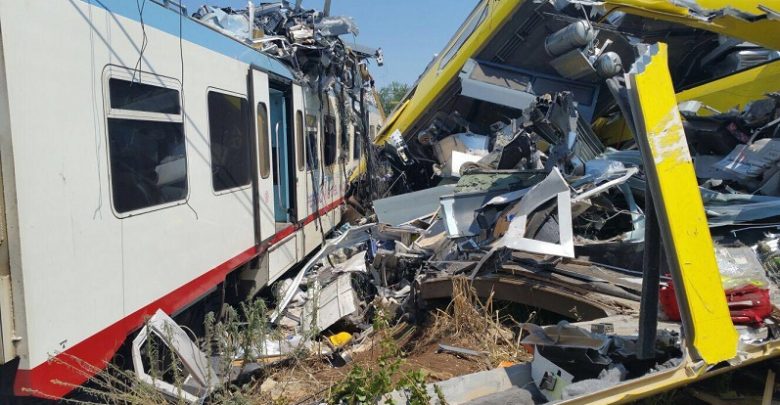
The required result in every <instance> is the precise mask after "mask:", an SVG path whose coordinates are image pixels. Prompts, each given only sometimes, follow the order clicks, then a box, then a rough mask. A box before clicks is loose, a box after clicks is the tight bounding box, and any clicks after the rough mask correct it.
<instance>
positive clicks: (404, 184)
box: [134, 1, 780, 404]
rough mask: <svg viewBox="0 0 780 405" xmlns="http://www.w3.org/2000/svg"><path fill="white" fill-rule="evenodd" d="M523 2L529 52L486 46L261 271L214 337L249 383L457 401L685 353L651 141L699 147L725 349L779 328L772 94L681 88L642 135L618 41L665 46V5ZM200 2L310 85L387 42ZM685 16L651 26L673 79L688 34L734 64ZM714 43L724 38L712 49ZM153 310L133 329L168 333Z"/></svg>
mask: <svg viewBox="0 0 780 405" xmlns="http://www.w3.org/2000/svg"><path fill="white" fill-rule="evenodd" d="M532 3H533V5H530V4H532ZM519 10H520V11H518V12H517V13H518V15H520V16H522V17H523V19H522V20H523V21H526V20H527V21H528V23H527V25H521V26H513V27H512V30H511V31H512V35H513V36H512V38H515V36H516V37H517V38H521V40H518V41H515V42H517V43H516V44H515V45H514V46H517V47H521V48H522V49H521V50H523V51H524V52H520V51H519V50H517V49H516V51H517V52H515V53H517V54H518V55H520V54H523V55H528V57H523V58H522V59H518V57H512V59H509V60H506V59H505V58H509V57H510V55H508V54H504V53H502V51H501V49H503V48H502V47H499V48H501V49H499V50H495V49H493V48H495V47H492V48H490V47H489V48H486V50H485V51H484V52H485V54H482V55H481V56H480V57H479V58H477V57H474V58H471V59H469V60H468V61H467V62H466V63H465V64H464V67H463V69H462V70H461V72H460V74H459V75H458V76H457V78H456V79H455V80H454V82H453V83H454V84H451V85H452V86H454V87H452V88H451V89H450V91H451V94H450V93H447V94H448V97H450V98H448V101H447V102H441V100H437V101H436V102H431V105H430V106H428V107H429V108H428V109H426V112H425V113H424V114H422V118H420V119H418V120H416V121H415V122H414V125H409V126H408V128H407V129H406V130H405V132H401V131H400V130H394V131H392V132H391V131H388V134H386V135H387V136H386V142H385V143H384V144H382V145H381V146H380V147H377V148H376V149H375V150H373V152H374V153H373V154H371V156H374V157H378V156H381V159H376V160H374V161H367V162H366V165H367V166H366V169H365V170H363V172H362V174H359V175H357V176H356V177H355V179H356V180H355V182H354V183H353V185H352V188H351V191H350V195H349V196H348V197H349V200H350V201H351V204H352V205H353V206H354V207H359V208H360V212H361V213H364V214H365V215H364V216H363V217H361V218H353V219H354V220H353V221H352V223H345V224H344V225H343V226H342V227H341V228H340V229H339V230H338V231H336V232H335V233H334V234H333V235H331V236H330V238H329V239H327V240H326V241H324V242H323V245H322V248H321V249H320V250H319V251H318V252H317V253H315V254H314V255H313V256H312V257H310V258H309V259H308V260H307V261H306V263H304V264H303V265H302V266H301V267H299V268H297V269H296V270H295V271H297V273H295V271H294V272H293V273H295V274H294V275H293V276H292V277H285V278H283V279H282V280H279V281H278V282H277V283H276V285H275V286H274V290H275V295H276V296H275V297H274V298H273V299H269V302H271V303H272V304H273V306H272V308H273V310H272V311H270V312H271V313H270V314H268V313H263V314H262V315H261V316H260V318H262V321H261V320H260V318H257V317H254V318H252V317H247V318H248V319H245V320H244V323H242V324H241V325H240V326H237V327H236V328H235V330H234V331H233V333H235V334H238V335H239V336H240V335H242V334H249V335H251V336H250V338H248V339H246V340H245V341H242V342H240V344H238V345H236V344H235V343H236V342H233V341H231V339H234V338H232V337H229V336H224V335H223V336H219V335H218V336H214V337H213V339H214V340H216V341H221V343H220V345H221V347H230V346H231V345H232V346H233V347H237V348H240V350H238V349H236V350H233V351H232V352H231V356H229V357H230V358H229V359H230V361H231V364H233V363H235V365H237V366H238V367H239V372H237V373H235V374H230V378H239V376H240V375H242V374H243V375H246V370H247V369H256V370H258V374H259V372H260V370H262V371H263V372H264V373H265V379H264V380H263V382H262V384H260V385H259V389H260V391H262V392H268V393H270V396H271V397H273V398H274V399H279V398H281V397H283V396H285V395H289V396H291V397H292V398H294V399H295V400H296V401H298V400H304V399H306V400H312V401H321V400H325V399H328V398H330V399H331V400H334V401H336V402H338V401H343V402H350V401H352V402H354V401H378V400H396V401H410V398H417V399H418V400H419V399H421V398H426V399H427V400H428V401H434V402H435V401H439V402H443V401H446V402H447V403H451V404H454V403H467V402H468V401H472V400H475V401H476V400H478V399H479V397H485V396H486V395H505V394H506V392H507V391H509V392H512V393H514V394H513V395H516V398H520V399H519V402H520V403H540V402H545V401H557V400H562V399H570V398H575V397H579V396H583V395H587V394H589V393H593V392H595V391H598V390H603V389H607V388H609V387H612V386H615V385H617V384H620V383H622V382H624V381H628V380H632V379H637V378H642V377H645V376H649V375H652V374H653V373H660V372H664V371H665V370H669V369H671V368H676V367H679V365H680V364H682V361H683V359H686V358H688V357H690V355H691V352H692V351H691V347H688V346H686V338H689V337H686V336H685V333H684V330H685V329H684V328H683V326H682V324H683V323H684V320H685V318H686V314H684V313H681V311H680V306H679V305H678V301H677V300H678V298H679V297H681V296H683V295H682V294H681V290H680V289H681V288H683V286H682V285H677V284H676V283H680V282H681V279H680V277H679V274H676V273H675V272H674V271H672V270H670V267H671V265H670V263H671V261H670V260H668V259H670V258H674V252H673V251H671V250H670V249H671V248H670V247H669V244H670V243H671V241H670V238H672V235H671V234H670V232H671V231H669V230H668V229H664V228H663V224H662V222H661V221H660V220H659V217H660V216H661V215H662V214H663V209H662V208H661V206H660V205H659V204H660V196H659V191H658V188H659V187H660V186H658V184H656V183H657V179H656V177H657V173H656V171H657V170H658V167H657V166H658V165H659V162H658V161H652V159H647V156H648V155H647V154H646V153H643V152H647V150H646V149H647V148H652V149H658V148H661V149H663V148H667V149H674V152H675V153H677V154H676V155H675V156H677V155H679V159H680V160H681V161H683V162H684V163H686V164H687V163H689V162H688V160H692V162H690V163H692V169H695V176H696V178H697V180H698V183H697V185H698V186H699V189H698V191H696V190H695V187H694V195H698V194H701V200H702V203H703V206H704V212H703V213H700V214H701V215H702V218H704V215H706V222H702V223H703V224H704V228H705V229H706V226H707V224H708V225H709V227H710V233H711V235H712V240H713V242H714V251H713V252H710V251H708V252H701V254H710V253H712V254H714V257H715V259H716V263H717V267H718V269H719V270H720V272H719V273H720V281H721V283H722V287H723V290H724V291H725V295H726V297H725V298H726V302H727V305H728V309H729V312H730V316H731V319H732V321H733V323H734V324H736V325H738V326H737V328H736V330H737V332H738V334H739V336H740V343H739V344H740V347H739V348H738V350H739V352H740V353H743V352H745V351H746V350H747V349H749V348H751V347H754V346H755V345H757V344H760V343H762V342H767V341H769V340H774V339H777V338H780V328H778V326H777V325H778V324H779V323H780V317H778V313H780V311H778V310H777V308H776V304H778V303H780V301H778V298H780V295H779V293H778V291H780V286H779V285H778V283H780V248H779V247H778V239H779V238H778V236H777V235H776V234H773V233H771V231H772V230H776V229H777V228H778V227H780V226H778V224H777V223H776V221H777V218H778V217H780V170H779V169H778V168H779V167H780V94H778V93H768V94H765V95H763V96H762V97H760V98H758V99H755V100H752V101H751V102H750V103H748V104H746V105H743V106H742V108H741V109H740V108H738V107H739V106H736V105H735V108H734V109H733V110H729V111H718V110H717V109H715V108H714V107H711V106H708V105H706V104H705V103H703V102H700V101H697V100H688V101H684V102H683V101H681V102H680V104H679V105H678V106H677V107H676V109H672V111H673V112H674V113H675V114H674V118H675V119H676V118H680V119H681V120H682V123H683V124H682V125H683V126H684V136H685V139H684V140H683V141H681V143H680V144H675V145H666V144H653V145H649V146H647V145H645V143H643V141H644V142H646V141H647V139H644V138H642V137H645V138H646V135H647V134H644V133H642V131H641V130H640V128H641V127H640V125H641V124H642V123H641V122H640V121H641V118H642V115H641V114H642V112H641V111H639V109H638V107H637V103H636V100H634V98H635V97H636V95H632V94H631V93H630V90H631V89H630V88H629V87H630V85H631V83H630V79H631V78H632V76H630V75H628V74H625V73H627V69H629V68H630V66H629V65H633V70H632V72H636V71H637V70H641V69H642V68H644V67H645V65H644V63H646V62H647V61H643V60H642V59H641V58H640V59H638V60H637V62H636V63H629V62H632V61H634V60H635V59H636V56H637V55H647V54H648V52H650V51H652V50H653V49H656V48H653V47H654V46H657V45H654V44H653V43H654V42H655V41H656V40H657V38H656V37H655V36H654V35H650V34H649V33H646V32H644V31H645V28H642V24H649V25H653V26H654V27H656V28H657V31H653V32H667V31H669V27H671V26H673V25H672V24H671V23H661V22H657V21H649V20H648V21H645V20H643V19H641V18H640V17H638V16H633V17H631V18H628V17H626V16H625V15H623V14H622V13H620V14H621V15H620V16H618V15H617V13H615V14H606V10H605V9H603V8H601V7H600V4H596V3H595V2H590V1H577V2H574V1H572V2H567V1H558V2H527V4H524V5H523V6H521V7H519ZM522 13H526V14H522ZM532 16H533V17H532ZM197 17H198V18H200V19H201V21H203V22H205V23H207V24H210V25H212V26H215V27H217V28H219V29H221V30H223V31H225V32H227V33H229V34H230V35H232V36H234V37H236V38H238V39H240V40H243V41H246V42H248V43H251V44H253V45H254V46H256V47H258V48H259V49H262V50H263V51H264V52H269V53H272V54H275V55H277V56H278V57H279V58H281V59H283V60H286V61H288V62H289V63H291V64H292V65H294V66H297V67H299V71H300V74H301V77H300V78H299V79H301V80H304V81H307V82H308V83H310V85H313V86H320V87H327V86H332V85H334V83H335V82H338V83H340V88H341V91H342V92H343V93H344V94H343V98H342V100H341V101H342V104H344V105H349V104H350V102H349V100H350V97H352V98H354V97H355V94H354V93H352V92H350V91H349V90H348V89H350V88H351V87H350V86H348V83H347V82H348V79H349V78H350V77H351V76H350V75H355V74H362V73H363V71H362V70H360V66H361V63H364V60H365V59H366V58H375V59H377V61H381V58H382V55H381V51H379V50H366V49H364V48H363V47H358V46H353V45H348V44H346V43H345V42H344V41H342V40H340V39H339V38H338V36H339V35H343V34H347V33H353V34H355V33H357V27H356V26H355V24H354V22H353V21H352V20H351V19H349V18H346V17H334V16H330V15H328V13H327V12H325V13H318V12H314V11H309V10H303V9H301V8H300V5H299V4H298V5H296V6H295V7H291V6H290V5H289V4H287V3H286V2H284V3H278V4H277V3H275V4H263V5H262V6H261V7H259V8H256V9H254V10H243V11H237V10H230V9H216V8H211V7H203V8H202V9H201V10H199V12H198V15H197ZM624 17H626V18H624ZM596 18H598V21H599V22H596ZM539 22H543V24H540V23H539ZM515 24H516V22H515ZM520 28H523V29H524V30H526V31H523V33H522V35H520V34H521V33H520V31H518V30H519V29H520ZM677 28H678V29H679V35H678V36H679V38H678V37H675V38H666V39H668V40H669V41H670V42H671V45H670V46H674V47H676V48H677V51H676V53H675V54H674V55H673V60H671V61H670V63H671V68H672V70H674V73H675V80H677V81H678V82H679V83H677V82H676V83H675V85H676V86H683V87H684V85H693V84H695V83H697V80H700V79H701V80H705V79H713V78H714V77H712V76H711V75H709V74H706V75H705V74H704V73H701V72H699V73H691V72H690V70H689V71H688V73H687V74H686V75H684V76H683V77H678V76H677V73H678V70H679V69H681V66H683V67H684V65H685V61H688V59H687V58H686V57H685V56H683V55H682V54H683V53H684V52H682V51H680V50H679V49H680V48H679V47H682V46H683V45H685V44H688V43H697V44H699V45H700V46H702V47H704V48H702V49H705V48H706V49H709V51H707V52H704V53H703V54H700V53H696V54H695V55H693V56H692V57H694V58H697V59H696V60H695V62H696V63H703V62H702V60H703V59H707V58H710V59H712V58H716V59H718V61H717V63H716V62H713V64H712V65H707V66H699V67H700V68H701V69H700V70H702V72H704V71H721V72H723V73H730V72H734V71H735V69H736V68H735V67H734V68H729V66H731V65H732V62H733V61H730V60H729V59H728V58H736V59H737V60H739V61H740V63H743V62H745V61H744V60H743V59H742V58H743V57H745V54H743V53H742V52H743V50H742V49H741V48H740V47H739V46H738V44H737V43H732V42H729V41H730V40H731V39H729V38H726V37H725V36H721V35H718V34H715V33H713V32H709V31H706V32H705V31H703V30H699V29H692V28H684V26H679V27H677ZM648 29H649V28H648ZM516 31H517V32H516ZM675 32H677V31H675ZM527 38H530V40H527V41H526V39H527ZM702 38H704V39H702ZM686 41H688V42H686ZM507 43H508V44H509V42H507ZM729 43H731V47H729V46H726V45H728V44H729ZM724 44H725V45H724ZM699 45H697V46H699ZM743 45H744V44H743ZM507 46H509V45H507ZM724 46H725V47H726V48H729V49H731V51H733V52H732V53H729V56H728V57H726V56H723V55H720V54H718V55H720V56H718V55H714V54H713V52H715V53H718V52H722V51H723V49H721V48H722V47H724ZM608 47H609V49H610V50H609V51H606V49H607V48H608ZM751 47H752V48H756V50H758V51H764V50H766V49H764V48H761V47H760V46H758V45H751ZM732 48H733V49H732ZM752 48H751V49H752ZM491 52H492V53H491ZM697 52H698V51H697ZM702 52H703V51H702ZM726 53H728V52H726ZM724 55H725V54H724ZM758 57H759V58H764V59H766V60H773V59H774V58H775V57H776V55H775V56H772V55H771V54H770V53H767V54H766V55H764V54H763V53H761V54H760V55H758ZM487 60H491V61H492V62H486V61H487ZM691 63H693V62H691ZM750 66H752V65H750ZM742 67H746V66H742ZM624 74H625V75H624ZM632 97H633V98H632ZM678 111H679V115H680V117H678V116H677V115H678V114H677V112H678ZM356 114H359V112H356ZM355 120H357V118H355ZM672 121H674V120H672ZM670 122H671V121H670ZM675 122H676V121H675ZM614 125H617V126H619V127H620V128H622V129H621V130H620V131H619V132H620V133H619V134H617V135H616V134H615V133H614V132H615V131H616V130H615V129H614V128H615V127H614ZM670 125H671V124H670ZM668 130H669V128H664V129H663V131H668ZM659 131H660V130H659ZM372 148H373V147H372ZM643 148H644V149H643ZM692 173H693V172H692ZM692 176H693V174H692ZM697 200H698V199H697ZM689 202H690V201H687V202H686V201H680V202H679V203H680V204H687V203H689ZM692 215H699V213H695V214H692ZM702 221H704V219H702ZM694 231H695V230H694ZM694 231H690V232H694ZM696 232H698V231H696ZM707 250H710V248H709V245H708V249H707ZM653 275H654V276H653ZM442 300H443V302H444V304H443V305H442ZM499 302H500V303H501V307H499V305H498V303H499ZM505 304H506V307H504V305H505ZM511 305H515V306H519V307H521V308H522V309H524V310H525V312H524V315H525V319H515V318H514V317H513V316H512V312H513V311H512V309H513V308H511ZM659 305H660V308H661V310H662V312H661V313H660V314H659V313H658V307H659ZM514 309H515V311H514V312H515V314H516V313H517V312H519V311H517V310H516V309H517V308H516V307H515V308H514ZM245 312H246V311H245ZM726 318H727V317H726ZM378 320H379V321H378ZM158 322H160V319H152V321H151V322H150V324H149V326H148V328H149V329H148V330H147V329H145V332H142V334H143V333H146V334H148V333H150V332H151V333H158V334H159V333H160V331H159V327H158V326H157V325H158ZM165 322H168V321H167V320H166V321H165ZM377 322H380V323H382V326H381V327H378V326H377ZM258 325H262V328H261V329H262V333H261V334H259V335H258V334H257V333H258V332H257V330H258V329H257V328H258ZM263 328H265V329H263ZM173 329H174V332H175V333H174V335H173V337H174V341H173V345H172V348H173V349H174V351H177V352H179V353H180V356H181V357H182V359H183V363H184V365H185V368H186V369H187V370H188V372H189V375H190V377H188V379H187V380H186V381H185V384H186V387H187V389H186V390H185V391H186V392H183V393H181V395H180V397H182V398H185V399H186V400H191V398H196V399H197V398H198V397H202V396H203V395H205V394H206V393H208V392H209V391H211V390H212V389H213V388H214V387H215V385H213V384H211V383H209V381H207V380H204V376H203V374H202V373H198V372H197V370H196V369H193V367H195V366H196V365H199V364H201V363H203V361H204V357H203V356H205V355H204V354H203V353H205V352H201V351H198V350H195V349H192V347H194V346H193V345H194V343H193V342H191V341H189V339H185V338H186V334H183V332H182V331H181V330H180V329H178V330H177V329H176V328H173ZM223 330H224V329H223ZM394 332H398V333H394ZM143 336H146V335H145V334H144V335H143ZM139 339H140V337H139ZM185 349H186V350H189V351H188V352H187V353H185V354H181V352H182V350H185ZM301 353H304V354H302V355H301ZM220 355H221V356H223V357H224V355H225V353H224V352H223V353H220ZM214 357H215V358H217V357H219V356H214ZM134 360H135V357H134ZM139 364H140V363H139ZM252 364H254V365H256V368H252V367H250V365H252ZM437 365H443V366H441V367H437ZM272 367H275V368H272ZM140 370H141V372H139V376H140V377H141V379H142V380H143V381H147V382H149V383H153V384H154V385H155V386H156V387H158V389H160V390H162V391H164V392H166V394H169V395H171V396H175V395H176V394H175V392H174V391H172V389H173V388H170V387H167V386H165V385H163V384H162V383H158V381H159V380H157V379H153V380H149V378H147V377H148V376H147V375H146V374H145V373H144V372H143V369H142V368H141V369H140ZM421 370H425V371H424V372H423V371H421ZM215 374H217V375H220V374H219V373H218V372H216V371H215ZM219 378H225V377H224V376H223V377H219ZM306 378H309V380H310V381H311V383H310V384H304V383H302V381H304V380H306ZM219 381H221V380H219ZM281 386H285V387H287V388H280V387H281ZM484 387H487V388H484ZM483 388H484V389H483ZM477 394H479V395H477ZM493 398H494V399H495V398H497V397H493ZM483 399H484V398H483ZM473 403H479V402H478V401H477V402H473ZM482 403H487V402H482Z"/></svg>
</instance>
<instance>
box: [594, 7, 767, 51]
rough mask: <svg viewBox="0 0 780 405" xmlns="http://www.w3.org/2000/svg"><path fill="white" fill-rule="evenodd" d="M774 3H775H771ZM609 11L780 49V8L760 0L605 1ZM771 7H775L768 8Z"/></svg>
mask: <svg viewBox="0 0 780 405" xmlns="http://www.w3.org/2000/svg"><path fill="white" fill-rule="evenodd" d="M772 3H774V4H772ZM604 6H605V7H606V8H607V9H609V10H616V11H622V12H625V13H628V14H635V15H640V16H644V17H650V18H656V19H659V20H664V21H672V22H676V23H680V24H684V25H687V26H690V27H694V28H701V29H703V30H707V31H712V32H717V33H718V34H723V35H728V36H731V37H734V38H739V39H741V40H744V41H748V42H752V43H754V44H758V45H761V46H764V47H767V48H770V49H780V19H778V18H777V17H778V16H777V13H778V12H780V7H777V3H776V2H767V1H762V0H741V1H728V0H608V1H605V2H604ZM771 6H774V8H770V7H771Z"/></svg>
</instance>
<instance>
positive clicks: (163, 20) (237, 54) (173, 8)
mask: <svg viewBox="0 0 780 405" xmlns="http://www.w3.org/2000/svg"><path fill="white" fill-rule="evenodd" d="M81 1H83V2H85V3H89V4H91V5H94V6H96V7H100V8H103V9H105V10H106V11H109V12H111V13H113V14H116V15H120V16H122V17H125V18H129V19H132V20H135V21H138V22H143V24H144V25H146V26H149V27H153V28H156V29H158V30H161V31H163V32H167V33H168V34H171V35H175V36H179V35H181V38H182V39H183V40H185V41H189V42H191V43H193V44H196V45H200V46H202V47H204V48H208V49H210V50H212V51H214V52H218V53H220V54H223V55H225V56H228V57H230V58H233V59H236V60H239V61H241V62H244V63H247V64H250V65H254V66H256V67H258V68H260V69H263V70H265V71H268V72H271V73H274V74H276V75H279V76H281V77H284V78H287V79H291V80H292V79H293V74H292V71H291V70H290V68H289V67H288V66H287V65H285V64H284V63H282V62H281V61H279V60H278V59H276V58H274V57H272V56H269V55H267V54H265V53H262V52H260V51H258V50H257V49H255V48H252V47H251V46H249V45H247V44H245V43H243V42H241V41H239V40H237V39H235V38H233V37H230V36H228V35H226V34H224V33H221V32H219V31H217V30H215V29H213V28H211V27H209V26H208V25H205V24H203V23H201V22H199V21H197V20H194V19H192V18H190V17H189V16H188V15H187V11H186V8H184V7H183V6H180V5H179V4H177V3H175V2H173V1H164V2H163V3H160V2H158V1H156V0H147V1H146V3H145V4H142V5H141V6H140V8H139V5H138V3H137V2H135V1H128V0H100V1H95V2H92V1H87V0H81Z"/></svg>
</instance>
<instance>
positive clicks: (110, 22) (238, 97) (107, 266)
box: [0, 0, 378, 403]
mask: <svg viewBox="0 0 780 405" xmlns="http://www.w3.org/2000/svg"><path fill="white" fill-rule="evenodd" d="M131 3H132V2H126V1H114V0H108V1H101V2H99V3H95V2H87V1H73V2H48V1H27V2H17V1H0V25H2V46H0V49H2V58H0V72H2V74H0V96H1V98H2V99H3V102H2V103H0V115H2V117H3V118H2V119H0V122H2V125H1V126H2V128H3V129H2V131H0V138H1V143H2V146H0V154H2V183H3V191H4V193H5V194H4V198H3V203H2V212H3V215H2V223H3V226H2V227H1V228H2V234H3V236H2V243H1V244H0V248H2V249H0V250H2V253H1V254H0V257H2V258H3V259H2V263H1V264H0V342H2V344H1V345H0V402H3V403H6V402H7V401H6V400H7V398H8V395H17V396H39V397H46V398H59V397H62V396H63V395H66V394H67V393H68V392H69V391H71V390H72V389H73V388H74V387H75V386H77V385H78V384H81V383H83V382H84V381H86V380H87V378H88V377H89V376H90V375H91V374H94V373H95V372H96V370H99V369H101V368H103V367H105V366H106V362H108V361H110V360H111V359H112V356H113V355H114V354H115V352H116V351H117V349H119V348H120V346H121V345H122V344H123V342H125V341H126V340H127V339H128V337H129V336H131V335H132V334H133V333H135V332H136V331H138V330H139V328H140V327H141V326H142V325H143V322H144V319H145V318H146V317H148V316H150V315H152V314H153V313H154V312H155V311H157V310H162V311H164V312H165V313H167V314H178V313H181V312H182V311H185V310H186V309H188V308H199V306H197V305H194V303H198V302H206V301H207V302H212V300H206V299H205V298H206V297H211V298H213V297H214V296H219V298H217V299H216V301H217V305H219V302H221V298H222V297H223V295H222V294H223V293H224V291H236V290H238V288H233V287H246V290H249V291H255V290H257V289H259V288H262V287H263V286H265V285H267V284H268V283H269V282H273V281H274V280H276V279H278V278H279V277H281V276H282V275H283V274H284V273H285V272H286V271H287V270H289V269H290V268H292V267H293V266H295V265H296V264H297V263H298V262H299V261H302V260H304V258H305V257H306V256H307V255H308V254H309V253H311V252H312V251H314V249H316V248H317V247H318V246H320V244H321V243H322V240H323V234H324V233H326V232H329V231H330V230H331V229H333V228H334V226H335V225H336V224H337V223H339V222H340V220H341V219H340V218H341V210H340V207H341V202H342V197H343V193H344V190H345V187H346V184H345V180H344V179H345V176H347V175H348V173H347V171H348V170H350V168H351V167H353V166H355V165H356V164H357V161H358V157H359V155H360V151H361V149H362V148H361V147H360V145H361V142H360V138H359V137H356V133H358V132H366V131H362V130H356V129H355V128H364V127H366V126H368V125H367V124H366V123H365V121H364V120H353V119H348V118H347V114H342V113H341V111H339V106H338V105H337V101H336V100H335V98H336V97H337V94H336V91H335V90H332V89H329V88H328V87H327V86H323V87H322V88H320V87H318V86H311V85H310V84H309V83H308V82H307V81H304V80H302V78H301V77H302V76H301V74H300V71H298V70H296V69H295V67H294V66H292V65H291V64H289V63H288V61H286V60H280V59H279V58H276V57H275V56H276V55H272V56H269V54H267V53H263V52H261V51H260V50H258V49H256V48H255V47H253V46H252V45H253V44H251V43H247V42H246V41H242V40H237V39H235V38H231V37H230V36H227V35H225V34H224V33H223V32H218V31H217V30H215V29H214V27H213V26H210V25H207V24H205V23H201V22H199V21H196V20H195V19H193V18H190V17H188V15H187V12H186V10H185V9H184V8H183V7H181V6H178V5H177V4H176V3H175V2H171V1H165V2H157V1H148V2H145V3H144V6H143V7H140V8H139V7H137V5H136V4H135V3H132V4H131ZM32 27H35V32H33V31H31V28H32ZM63 33H67V37H68V38H67V40H63V41H59V42H58V43H57V44H56V45H55V46H53V44H52V42H51V38H53V37H61V36H63ZM52 60H56V61H57V62H56V63H55V65H56V66H57V68H56V69H55V70H56V72H54V71H53V70H52V69H51V67H52V66H53V65H52V64H51V61H52ZM363 68H365V66H364V67H363ZM364 73H365V74H367V70H366V71H365V72H364ZM366 77H367V78H365V79H364V76H363V75H359V77H357V78H355V83H357V87H356V88H355V89H353V91H354V92H356V94H358V95H359V93H366V96H365V97H364V100H363V101H364V103H362V104H360V103H358V104H356V106H357V107H356V108H357V109H358V110H359V111H361V112H362V113H364V114H365V117H366V119H368V120H369V121H371V126H373V127H376V125H378V115H377V109H376V106H374V105H372V103H371V102H370V98H371V97H370V94H371V91H372V90H371V88H370V76H366ZM364 86H365V87H364ZM52 90H55V91H52ZM35 94H39V95H40V94H47V96H46V97H37V96H34V95H35ZM338 103H340V104H343V100H339V101H338ZM33 104H34V105H33ZM44 110H45V111H46V113H45V114H43V115H41V114H37V113H36V112H40V111H44ZM369 110H372V111H373V112H371V113H369ZM342 123H343V125H342ZM362 144H365V143H364V142H363V143H362ZM307 157H308V158H307ZM42 249H45V251H46V253H45V254H41V251H42ZM215 291H216V294H211V293H212V292H215ZM210 294H211V295H210ZM193 324H196V325H197V324H200V322H198V321H193ZM81 362H85V364H87V365H89V366H88V367H86V366H85V367H86V368H84V367H81V364H82V363H81Z"/></svg>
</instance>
